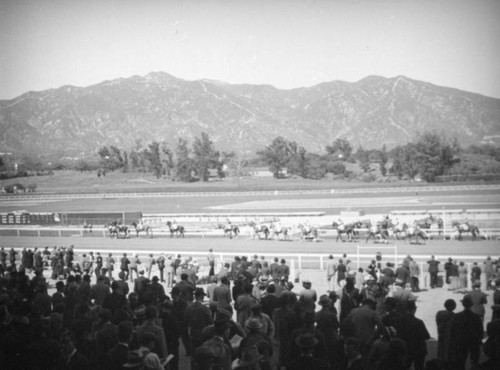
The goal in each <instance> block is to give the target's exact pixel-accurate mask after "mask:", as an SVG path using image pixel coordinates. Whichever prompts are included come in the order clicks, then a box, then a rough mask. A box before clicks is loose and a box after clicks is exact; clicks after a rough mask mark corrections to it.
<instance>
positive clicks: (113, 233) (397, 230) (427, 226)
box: [83, 215, 486, 244]
mask: <svg viewBox="0 0 500 370" xmlns="http://www.w3.org/2000/svg"><path fill="white" fill-rule="evenodd" d="M246 225H248V226H250V227H251V229H252V230H253V239H259V240H261V239H265V240H269V239H278V240H290V234H291V231H292V228H290V227H286V226H282V225H281V224H280V222H279V221H271V222H269V223H267V224H266V223H256V222H254V221H250V222H249V223H247V224H246ZM166 226H168V228H169V231H170V237H171V238H173V237H181V238H184V234H185V231H186V229H185V228H184V226H182V225H178V224H177V223H176V222H175V221H174V222H171V221H168V222H167V223H166ZM242 226H243V225H242ZM104 227H105V229H106V230H107V231H108V233H109V236H110V238H117V239H118V238H128V237H129V236H130V233H131V232H133V230H135V233H136V236H137V237H139V236H140V234H141V233H145V234H146V236H147V237H149V238H153V227H151V225H149V224H146V223H144V222H142V220H138V221H137V222H132V223H131V224H130V226H127V225H122V224H121V223H120V222H119V221H112V222H110V223H107V224H106V225H104ZM452 227H453V229H455V230H456V233H457V235H458V240H462V234H464V233H470V234H471V236H472V239H476V238H481V239H485V238H486V237H485V235H484V234H482V233H481V232H480V231H479V228H478V227H477V226H476V225H472V224H470V223H469V222H468V221H464V222H458V221H453V222H452ZM83 228H84V231H86V232H90V233H92V224H90V223H88V222H87V221H86V220H85V221H84V224H83ZM217 228H218V229H223V235H224V236H225V237H228V238H230V239H233V238H238V236H239V235H240V226H238V225H235V224H233V223H231V221H230V220H227V222H226V223H225V224H219V225H218V227H217ZM331 228H332V229H334V230H336V232H337V238H336V241H337V242H338V241H339V240H341V241H343V242H345V241H351V242H352V241H353V240H354V238H360V237H361V235H360V233H361V232H364V234H365V235H366V237H365V242H366V243H368V241H369V240H374V241H375V242H382V243H387V242H388V241H389V239H391V238H393V239H395V240H404V241H406V240H408V241H409V242H410V243H412V242H415V243H417V244H418V243H419V240H423V241H425V240H428V239H431V237H430V232H433V233H438V234H439V235H442V234H443V222H442V220H441V218H439V217H433V216H431V215H429V216H428V217H425V218H422V219H419V220H415V221H414V222H413V224H407V223H405V222H402V223H400V222H399V221H397V220H396V221H395V222H393V220H391V219H390V218H389V217H388V216H384V217H383V219H382V220H380V221H378V222H376V223H373V222H372V221H371V220H370V219H365V220H357V221H352V222H349V223H344V222H342V220H340V219H338V220H337V221H333V222H332V224H331ZM297 230H298V231H299V235H300V239H301V240H316V241H317V240H319V237H320V229H319V228H318V227H316V226H311V225H310V224H309V223H308V222H306V223H304V224H298V225H297Z"/></svg>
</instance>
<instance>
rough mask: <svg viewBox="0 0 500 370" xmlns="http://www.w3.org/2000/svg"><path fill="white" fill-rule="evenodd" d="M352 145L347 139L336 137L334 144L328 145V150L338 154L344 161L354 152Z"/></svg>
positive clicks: (329, 152) (330, 152)
mask: <svg viewBox="0 0 500 370" xmlns="http://www.w3.org/2000/svg"><path fill="white" fill-rule="evenodd" d="M352 150H353V149H352V145H351V143H350V142H349V140H347V139H340V138H339V139H336V140H335V141H334V142H333V144H332V145H328V146H327V147H326V152H327V153H328V154H332V155H334V156H336V157H337V158H338V159H340V160H342V161H347V160H348V159H349V157H350V156H351V154H352Z"/></svg>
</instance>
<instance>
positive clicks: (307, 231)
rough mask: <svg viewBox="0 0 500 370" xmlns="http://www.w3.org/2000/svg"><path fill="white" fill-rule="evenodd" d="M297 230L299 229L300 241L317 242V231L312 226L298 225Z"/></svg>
mask: <svg viewBox="0 0 500 370" xmlns="http://www.w3.org/2000/svg"><path fill="white" fill-rule="evenodd" d="M298 228H299V229H300V239H301V240H307V239H312V240H319V231H318V229H317V228H315V227H314V226H310V225H302V224H299V225H298Z"/></svg>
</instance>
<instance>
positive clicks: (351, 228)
mask: <svg viewBox="0 0 500 370" xmlns="http://www.w3.org/2000/svg"><path fill="white" fill-rule="evenodd" d="M332 228H334V229H335V230H337V242H338V241H339V238H340V239H341V240H342V241H343V242H345V240H344V238H343V237H342V234H346V235H347V241H350V242H352V237H353V235H355V234H356V231H355V229H356V223H355V222H352V223H349V224H340V225H339V224H338V223H337V222H335V221H333V222H332Z"/></svg>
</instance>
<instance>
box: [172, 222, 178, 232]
mask: <svg viewBox="0 0 500 370" xmlns="http://www.w3.org/2000/svg"><path fill="white" fill-rule="evenodd" d="M178 229H179V225H177V221H175V220H174V221H173V222H172V230H173V231H177V230H178Z"/></svg>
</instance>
